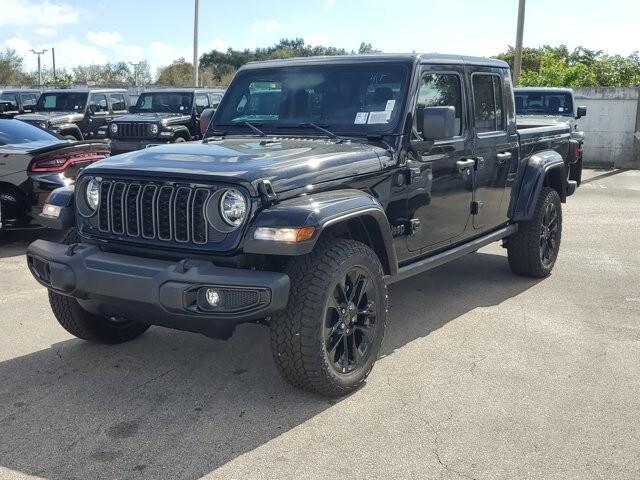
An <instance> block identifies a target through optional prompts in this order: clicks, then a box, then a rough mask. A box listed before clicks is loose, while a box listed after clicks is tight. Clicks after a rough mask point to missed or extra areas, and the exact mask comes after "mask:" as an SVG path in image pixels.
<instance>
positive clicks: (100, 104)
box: [89, 94, 109, 112]
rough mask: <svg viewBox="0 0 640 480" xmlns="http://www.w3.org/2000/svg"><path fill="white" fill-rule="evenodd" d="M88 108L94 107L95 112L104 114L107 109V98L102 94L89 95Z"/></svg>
mask: <svg viewBox="0 0 640 480" xmlns="http://www.w3.org/2000/svg"><path fill="white" fill-rule="evenodd" d="M89 107H90V108H91V107H95V111H96V112H106V111H107V110H108V109H109V108H108V107H107V97H106V95H103V94H95V95H91V98H90V99H89Z"/></svg>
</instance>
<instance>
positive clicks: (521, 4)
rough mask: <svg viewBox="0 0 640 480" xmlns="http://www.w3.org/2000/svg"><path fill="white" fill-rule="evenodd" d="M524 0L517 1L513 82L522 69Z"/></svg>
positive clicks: (518, 78)
mask: <svg viewBox="0 0 640 480" xmlns="http://www.w3.org/2000/svg"><path fill="white" fill-rule="evenodd" d="M525 1H526V0H519V2H518V30H517V32H516V52H515V54H516V55H515V58H514V60H513V83H514V84H515V85H517V84H518V82H519V81H520V70H521V69H522V36H523V34H524V6H525V5H524V4H525Z"/></svg>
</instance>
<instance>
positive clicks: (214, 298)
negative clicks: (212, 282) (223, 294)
mask: <svg viewBox="0 0 640 480" xmlns="http://www.w3.org/2000/svg"><path fill="white" fill-rule="evenodd" d="M204 298H205V300H206V301H207V303H208V304H209V306H210V307H217V306H218V305H220V294H219V293H218V291H217V290H215V289H213V288H207V289H206V290H205V293H204Z"/></svg>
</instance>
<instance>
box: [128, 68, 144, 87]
mask: <svg viewBox="0 0 640 480" xmlns="http://www.w3.org/2000/svg"><path fill="white" fill-rule="evenodd" d="M129 65H131V66H132V67H133V86H134V87H137V86H138V67H139V66H140V65H142V62H138V63H133V62H129Z"/></svg>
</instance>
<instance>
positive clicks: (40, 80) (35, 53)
mask: <svg viewBox="0 0 640 480" xmlns="http://www.w3.org/2000/svg"><path fill="white" fill-rule="evenodd" d="M31 51H32V52H33V54H34V55H37V56H38V87H42V68H41V66H40V55H43V54H44V53H45V52H47V51H48V50H46V49H45V50H41V51H39V52H38V51H36V50H34V49H33V48H32V49H31Z"/></svg>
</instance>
